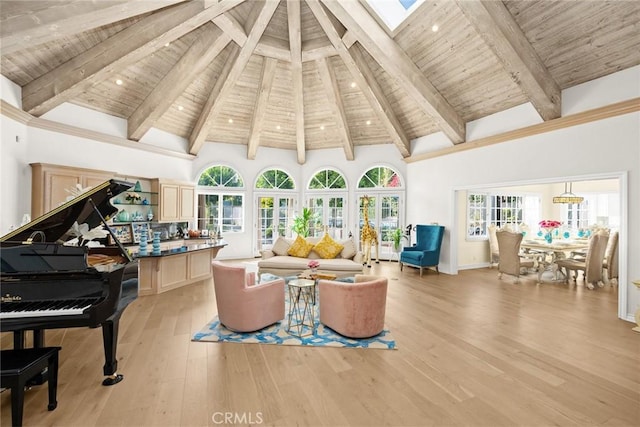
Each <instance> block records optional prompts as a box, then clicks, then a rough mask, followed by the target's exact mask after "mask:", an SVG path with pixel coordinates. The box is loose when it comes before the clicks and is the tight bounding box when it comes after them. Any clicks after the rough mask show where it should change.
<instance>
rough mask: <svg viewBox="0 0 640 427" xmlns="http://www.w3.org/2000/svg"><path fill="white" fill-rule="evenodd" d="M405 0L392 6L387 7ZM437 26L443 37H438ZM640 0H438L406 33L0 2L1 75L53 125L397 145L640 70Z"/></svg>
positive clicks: (365, 22)
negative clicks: (119, 121) (105, 124)
mask: <svg viewBox="0 0 640 427" xmlns="http://www.w3.org/2000/svg"><path fill="white" fill-rule="evenodd" d="M389 1H392V0H389ZM433 25H437V26H438V27H439V29H438V31H432V27H433ZM639 35H640V2H636V1H607V2H605V1H597V0H596V1H535V0H533V1H502V2H501V1H482V2H481V1H472V0H471V1H470V0H443V1H428V0H427V1H425V2H424V3H423V4H421V5H420V6H419V8H418V9H417V11H416V12H415V13H413V14H412V15H411V16H410V17H409V18H408V19H407V20H406V21H405V22H404V23H403V24H401V25H400V27H398V28H397V29H396V30H394V31H390V30H388V29H387V28H386V26H384V24H382V23H381V21H380V20H379V19H378V17H377V15H375V14H374V13H373V12H372V11H371V9H370V7H369V6H368V5H367V4H366V3H365V2H364V1H358V0H341V1H337V0H305V1H298V0H279V1H276V0H266V1H253V0H247V1H242V0H220V1H217V0H206V1H180V0H146V1H127V0H114V1H109V0H103V1H91V2H89V1H82V0H80V1H78V0H57V1H6V0H2V2H0V36H1V40H0V49H1V50H0V53H1V63H0V65H1V67H2V68H1V72H2V74H3V75H4V76H5V77H7V78H8V79H9V80H11V81H13V82H14V83H16V84H18V85H19V86H21V87H22V108H23V109H24V111H26V112H28V113H30V114H32V115H34V116H41V115H43V114H45V113H46V112H48V111H50V110H52V109H53V108H55V107H56V106H59V105H60V104H62V103H64V102H70V103H74V104H77V105H81V106H84V107H88V108H91V109H94V110H97V111H100V112H104V113H107V114H111V115H114V116H117V117H121V118H124V119H126V120H127V123H128V135H127V138H128V139H130V140H131V144H136V143H137V142H136V141H138V140H140V138H142V137H143V136H144V135H145V134H146V133H147V132H148V131H149V130H150V129H151V128H152V127H154V128H157V129H160V130H163V131H166V132H170V133H173V134H175V135H178V136H180V137H183V138H185V139H186V140H188V141H189V144H188V146H189V149H188V150H189V152H190V153H192V154H197V153H198V152H199V150H200V149H201V148H202V146H203V144H205V143H207V142H226V143H232V144H243V145H246V146H247V158H249V159H253V158H255V157H256V155H257V153H258V151H259V148H260V147H276V148H283V149H290V150H295V151H296V152H297V158H298V162H299V163H301V164H303V163H304V162H305V158H306V152H307V150H313V149H324V148H336V147H339V148H342V149H343V150H344V154H345V156H346V158H347V159H350V160H352V159H354V155H355V154H354V147H357V146H365V145H373V144H394V145H395V146H396V147H397V149H398V152H399V154H400V155H401V156H402V157H408V156H410V155H411V145H410V141H411V140H412V139H414V138H417V137H421V136H424V135H429V134H432V133H435V132H440V131H441V132H443V133H444V135H446V136H447V137H448V138H449V140H450V141H451V142H452V144H464V143H465V141H466V139H467V138H466V134H465V124H466V123H467V122H469V121H471V120H475V119H479V118H481V117H484V116H487V115H490V114H493V113H496V112H499V111H502V110H505V109H507V108H510V107H514V106H516V105H520V104H523V103H527V102H530V103H531V104H532V105H533V107H534V108H535V109H536V110H537V111H538V113H539V114H540V117H541V118H542V119H543V120H551V119H554V118H558V117H559V116H560V112H561V105H560V101H561V100H560V91H561V90H562V89H565V88H568V87H572V86H574V85H577V84H580V83H583V82H586V81H589V80H592V79H595V78H599V77H602V76H605V75H608V74H611V73H613V72H616V71H620V70H622V69H625V68H628V67H631V66H635V65H638V64H640V49H638V46H639V45H640V36H639Z"/></svg>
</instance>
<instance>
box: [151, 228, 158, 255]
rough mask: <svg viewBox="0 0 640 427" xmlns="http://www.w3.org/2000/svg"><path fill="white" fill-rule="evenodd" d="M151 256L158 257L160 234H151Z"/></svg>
mask: <svg viewBox="0 0 640 427" xmlns="http://www.w3.org/2000/svg"><path fill="white" fill-rule="evenodd" d="M151 255H160V232H159V231H154V232H153V244H152V246H151Z"/></svg>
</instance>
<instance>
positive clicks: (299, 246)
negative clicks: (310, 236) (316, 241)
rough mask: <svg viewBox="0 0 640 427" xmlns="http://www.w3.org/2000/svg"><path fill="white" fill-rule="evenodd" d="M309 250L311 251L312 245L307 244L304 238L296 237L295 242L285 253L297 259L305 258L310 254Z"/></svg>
mask: <svg viewBox="0 0 640 427" xmlns="http://www.w3.org/2000/svg"><path fill="white" fill-rule="evenodd" d="M311 249H313V245H312V244H311V243H307V241H306V240H305V239H304V237H302V236H298V237H296V241H295V242H293V243H292V244H291V246H289V250H288V251H287V253H288V254H289V255H291V256H295V257H298V258H306V257H307V256H308V255H309V252H311Z"/></svg>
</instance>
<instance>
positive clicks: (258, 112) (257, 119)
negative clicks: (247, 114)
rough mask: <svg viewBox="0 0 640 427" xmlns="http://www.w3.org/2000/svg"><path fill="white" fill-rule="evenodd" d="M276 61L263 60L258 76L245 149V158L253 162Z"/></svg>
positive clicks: (270, 59)
mask: <svg viewBox="0 0 640 427" xmlns="http://www.w3.org/2000/svg"><path fill="white" fill-rule="evenodd" d="M277 65H278V60H277V59H273V58H264V60H263V62H262V74H261V75H260V83H259V86H258V97H257V99H256V106H255V109H254V111H253V121H252V122H251V135H250V136H249V146H248V147H247V158H248V159H250V160H255V158H256V154H257V152H258V146H259V145H260V131H261V130H262V125H263V123H264V118H265V115H266V112H267V105H268V103H269V95H270V94H271V88H272V87H273V77H274V76H275V75H276V67H277Z"/></svg>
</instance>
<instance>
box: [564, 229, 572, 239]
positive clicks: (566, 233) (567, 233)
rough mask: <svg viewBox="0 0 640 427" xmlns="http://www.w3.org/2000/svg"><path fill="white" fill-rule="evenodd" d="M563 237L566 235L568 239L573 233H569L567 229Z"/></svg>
mask: <svg viewBox="0 0 640 427" xmlns="http://www.w3.org/2000/svg"><path fill="white" fill-rule="evenodd" d="M562 237H564V238H565V239H568V238H569V237H571V233H569V232H568V231H565V232H564V233H562Z"/></svg>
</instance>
